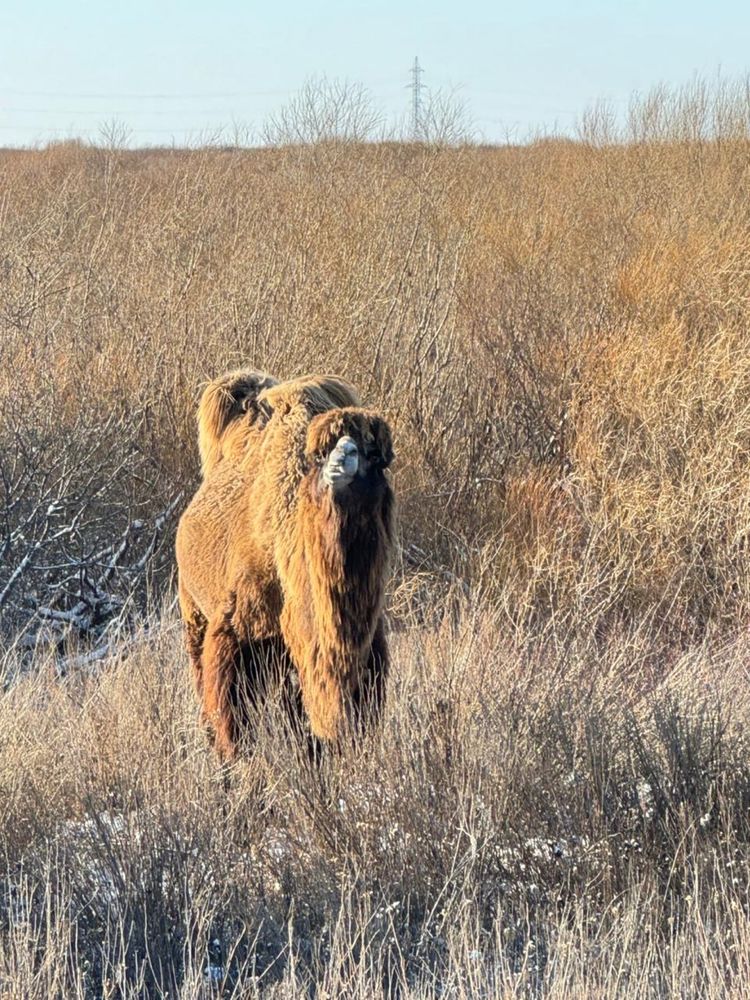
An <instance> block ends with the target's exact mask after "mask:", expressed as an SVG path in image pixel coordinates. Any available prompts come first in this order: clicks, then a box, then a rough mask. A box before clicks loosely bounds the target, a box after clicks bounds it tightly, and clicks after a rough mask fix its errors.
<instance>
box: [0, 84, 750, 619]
mask: <svg viewBox="0 0 750 1000" xmlns="http://www.w3.org/2000/svg"><path fill="white" fill-rule="evenodd" d="M630 118H631V121H630V125H629V129H630V131H629V137H630V139H629V141H620V142H617V143H613V142H611V141H609V139H610V135H609V124H608V121H607V119H606V116H604V115H600V116H599V117H598V118H597V116H596V114H593V113H592V115H591V116H590V117H589V119H587V121H586V123H585V128H584V130H583V134H584V137H585V139H584V141H581V142H577V143H572V142H563V141H558V142H555V141H545V142H540V143H536V144H533V145H531V146H528V147H518V148H501V149H488V148H478V147H472V146H465V147H460V148H448V147H440V146H430V145H418V146H408V145H403V144H376V145H368V144H364V145H363V144H357V143H348V142H345V141H332V142H328V143H318V144H312V145H304V146H296V147H295V146H285V147H280V148H268V149H259V150H242V149H214V148H207V149H199V150H194V151H181V150H171V151H169V150H166V151H165V150H153V151H138V152H132V151H127V150H117V149H111V150H107V149H102V148H100V149H92V148H87V147H85V146H81V145H76V144H63V145H56V146H52V147H49V148H48V149H46V150H41V151H31V152H12V153H11V152H7V153H5V154H3V155H2V157H0V189H1V190H2V191H3V200H2V210H1V211H0V239H1V240H2V284H1V285H0V323H1V324H2V338H1V340H0V373H1V374H0V415H1V418H2V423H1V424H0V452H1V453H2V462H3V470H2V471H3V476H2V479H3V484H4V489H5V491H6V502H8V501H11V502H12V501H14V500H18V497H21V500H20V502H17V503H16V504H15V508H14V509H13V510H12V512H11V516H10V518H9V520H8V522H7V523H6V525H5V534H6V537H5V541H4V554H5V556H6V565H5V566H4V567H3V571H2V576H3V579H2V585H5V584H6V583H7V580H8V576H9V575H10V573H11V572H12V571H13V569H14V568H15V567H16V566H17V565H18V563H19V562H20V561H22V560H23V559H24V557H25V555H26V554H27V552H28V549H29V547H30V544H31V543H32V542H33V539H35V538H36V537H38V536H39V535H40V534H41V533H42V532H43V531H44V530H46V531H47V535H48V536H50V537H51V536H53V535H55V532H56V530H57V529H59V528H60V527H62V526H65V525H66V524H68V523H69V521H70V519H71V517H72V513H71V511H75V510H77V509H78V507H77V506H76V505H77V504H79V502H80V501H81V498H82V497H83V498H86V497H89V496H91V495H92V494H94V493H95V495H96V503H95V504H94V505H93V507H92V508H91V509H87V511H86V513H85V515H82V517H81V520H82V521H83V522H86V524H87V530H86V532H85V539H84V537H83V532H82V531H78V530H77V532H76V533H74V535H73V536H72V537H71V536H66V537H65V545H66V546H67V549H66V552H68V554H70V552H71V551H72V554H73V555H74V556H76V557H77V558H79V560H81V559H83V558H84V556H85V555H86V553H85V551H84V550H85V549H86V543H87V542H88V544H89V545H90V546H93V545H94V540H95V541H96V544H98V545H100V546H101V547H102V548H104V547H106V545H108V544H109V545H112V544H119V539H120V538H121V537H122V536H123V535H124V534H126V533H127V528H128V524H129V523H130V522H132V521H133V520H134V519H135V520H137V521H139V522H143V524H144V525H145V527H144V529H143V530H144V531H145V532H146V537H148V538H150V534H149V532H150V529H151V525H152V522H153V519H154V518H155V517H156V516H158V515H159V514H160V513H162V512H163V511H165V510H166V509H167V508H168V506H169V504H170V502H171V501H172V500H173V498H174V497H175V496H176V495H177V494H178V493H179V492H180V491H181V490H185V491H189V490H190V489H192V487H193V486H194V485H195V482H196V474H197V461H196V446H195V428H194V421H193V413H194V406H195V401H196V397H197V394H198V392H199V389H200V386H201V384H202V383H203V382H204V381H205V380H206V379H207V378H210V377H211V376H213V375H215V374H217V373H218V372H220V371H222V370H224V369H227V368H229V367H231V366H233V365H238V364H247V363H250V364H254V365H257V366H259V367H263V368H266V369H269V370H271V371H273V372H276V373H278V374H280V375H282V376H290V375H294V374H296V373H299V372H302V371H307V370H310V369H328V370H332V371H336V372H340V373H342V374H344V375H346V376H348V377H349V378H351V379H352V380H353V381H354V382H355V383H356V384H357V385H358V386H359V387H360V388H361V390H362V392H363V394H364V396H365V397H366V398H367V399H368V400H369V401H371V402H372V403H373V404H374V405H377V406H380V407H382V408H383V409H384V410H385V411H386V412H387V414H388V415H389V417H390V418H391V420H392V421H393V424H394V427H395V433H396V439H397V443H398V451H399V456H400V461H399V466H398V471H397V486H398V490H399V494H400V496H401V506H402V520H403V525H404V539H405V542H406V543H407V555H408V558H409V560H410V565H411V567H412V568H415V569H417V570H418V571H423V572H424V573H426V574H428V575H432V576H433V577H434V578H435V579H436V580H437V581H438V585H439V580H440V572H441V571H443V570H445V569H446V568H448V569H449V570H452V571H456V572H458V573H459V575H460V576H461V577H462V578H464V579H467V580H469V581H470V583H471V585H472V586H473V587H480V588H481V589H482V590H487V591H491V592H492V594H493V595H494V596H495V597H497V598H499V599H500V600H501V601H503V602H504V604H505V606H506V608H507V610H508V613H509V614H510V615H511V616H512V617H513V618H514V619H515V620H516V621H518V622H520V623H522V624H523V623H528V622H533V623H534V624H535V625H536V626H539V625H541V624H543V623H545V622H548V621H549V620H550V617H551V616H553V617H555V618H556V619H557V620H558V621H559V620H560V619H561V618H562V619H566V620H575V621H579V620H581V617H582V616H583V619H585V621H583V624H584V626H585V627H586V628H591V629H605V630H606V629H608V628H610V627H612V626H613V624H614V625H616V624H617V623H621V622H622V621H626V622H632V621H634V620H635V619H637V618H638V617H639V616H641V615H642V614H644V613H647V614H649V615H651V616H652V617H654V619H655V620H656V621H658V622H660V623H662V624H663V625H665V626H668V627H669V628H670V629H672V630H673V631H674V632H675V633H678V634H680V635H682V634H684V635H687V636H695V635H697V634H700V633H701V631H702V630H704V629H705V628H707V627H711V626H712V625H713V624H718V625H721V626H726V625H731V624H735V623H737V622H738V621H741V620H744V619H745V617H746V612H747V607H748V592H749V590H748V576H747V571H746V566H747V560H746V557H745V554H746V534H747V523H748V508H747V497H748V489H747V486H748V477H747V468H748V462H747V458H748V440H749V434H750V418H749V416H748V415H749V414H750V409H749V408H748V407H749V404H750V395H749V386H750V377H749V376H750V373H749V371H748V366H749V364H750V362H748V357H750V353H749V352H748V350H747V328H748V314H749V309H750V306H749V301H750V300H749V295H750V283H749V280H750V279H749V277H748V275H749V274H750V242H749V233H750V230H749V228H748V227H749V221H750V219H749V213H750V207H749V203H748V199H747V197H746V195H745V190H746V187H747V179H748V164H749V162H750V159H749V156H750V152H749V151H750V147H749V146H748V138H747V131H748V100H747V95H746V93H745V91H744V90H742V88H739V87H737V88H734V90H732V89H731V88H727V87H724V88H719V90H718V91H717V92H716V93H713V94H712V93H711V92H706V91H705V89H701V88H700V87H693V88H692V89H690V88H688V89H686V90H685V91H684V92H681V93H679V94H677V95H671V96H670V95H669V94H665V93H662V94H659V93H657V94H656V95H654V96H652V97H651V98H649V99H645V100H644V101H643V102H641V104H640V105H634V107H633V109H632V110H631V115H630ZM19 455H20V456H21V457H20V458H19ZM19 465H20V467H21V468H19V467H18V466H19ZM31 467H34V469H33V472H30V471H29V470H30V468H31ZM37 467H38V468H37ZM63 467H64V468H63ZM50 470H52V471H51V472H50ZM24 473H25V474H26V476H27V477H28V478H29V480H30V482H29V483H28V484H26V486H27V490H26V492H25V493H23V489H22V487H23V486H24V483H25V481H24V480H23V476H24ZM58 473H60V475H62V476H63V478H64V479H65V484H64V488H63V489H62V497H61V500H60V510H59V512H57V513H55V514H54V516H53V517H52V518H51V519H49V518H47V519H45V517H46V512H47V509H48V500H49V481H50V479H52V480H55V478H56V476H58ZM45 476H46V478H45ZM17 479H21V480H22V482H21V485H17V484H16V485H14V484H15V483H16V480H17ZM14 489H15V492H14ZM52 492H53V494H54V490H53V491H52ZM40 498H41V500H40ZM52 499H55V496H54V495H53V497H52ZM35 503H36V504H37V506H38V507H39V510H37V512H36V515H35V516H33V517H32V518H31V523H30V524H29V525H28V526H27V525H26V524H25V520H24V519H25V518H26V517H27V516H28V514H29V511H30V510H31V511H32V512H33V509H34V504H35ZM48 522H49V523H48ZM14 529H15V530H16V531H19V532H20V534H21V535H22V536H23V540H22V541H21V540H19V539H18V538H16V537H14V536H13V532H14ZM131 541H132V543H133V544H132V548H133V551H134V552H135V550H136V549H137V545H136V544H135V541H133V540H131ZM45 544H46V543H45ZM142 544H144V545H145V544H146V543H145V541H144V542H142ZM139 551H140V550H139ZM163 551H165V552H167V551H168V546H166V547H164V548H163ZM36 561H38V560H36ZM31 562H32V564H33V562H34V559H32V560H31ZM42 562H43V564H44V565H47V564H50V565H56V564H57V563H59V562H65V559H64V557H61V555H60V553H59V552H58V553H57V554H56V555H53V554H52V553H51V554H50V558H49V559H46V560H43V561H42ZM103 562H105V563H106V560H103ZM168 563H169V560H168V558H167V559H163V560H161V561H159V560H151V562H150V565H151V566H152V567H153V569H154V572H155V573H156V572H157V571H158V573H157V575H159V574H160V575H161V577H163V575H164V571H165V570H166V568H167V566H168ZM30 572H31V571H30V570H26V571H25V573H24V574H23V575H24V576H25V577H26V578H27V581H28V582H27V584H26V586H25V587H20V588H19V587H18V586H14V587H13V588H11V592H10V593H9V594H8V595H7V597H6V599H5V601H4V602H3V604H4V607H3V610H4V611H5V614H6V616H8V615H9V616H10V617H11V618H13V620H14V621H17V620H18V619H19V618H23V617H24V615H26V614H27V613H28V610H29V603H30V598H33V597H34V590H35V589H37V590H39V591H41V592H42V593H44V591H45V589H46V588H47V587H48V586H49V581H48V576H45V575H44V574H43V573H42V572H41V571H40V572H38V573H37V574H36V575H33V574H32V575H31V576H29V574H30ZM52 575H53V576H54V572H53V573H52ZM117 579H118V577H117V574H116V573H114V572H113V573H112V574H111V579H110V580H109V581H107V584H106V585H105V587H104V589H105V590H109V591H113V590H116V583H117ZM54 582H56V579H55V581H54ZM2 585H0V590H1V589H2ZM80 590H81V588H80V587H79V588H78V591H77V592H76V596H79V593H78V592H79V591H80ZM39 602H40V603H43V600H42V597H41V596H40V597H39ZM61 606H65V602H64V601H63V604H62V605H61ZM105 610H106V609H105Z"/></svg>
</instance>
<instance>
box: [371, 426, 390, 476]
mask: <svg viewBox="0 0 750 1000" xmlns="http://www.w3.org/2000/svg"><path fill="white" fill-rule="evenodd" d="M370 429H371V432H372V437H373V445H374V454H373V456H372V461H373V462H375V464H376V465H378V466H380V468H381V469H387V468H388V466H389V465H390V464H391V462H392V461H393V439H392V438H391V429H390V427H389V426H388V424H387V423H386V422H385V420H383V418H382V417H373V418H372V422H371V424H370Z"/></svg>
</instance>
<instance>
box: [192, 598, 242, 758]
mask: <svg viewBox="0 0 750 1000" xmlns="http://www.w3.org/2000/svg"><path fill="white" fill-rule="evenodd" d="M233 612H234V601H232V602H231V603H230V604H229V605H228V606H227V607H225V608H224V610H223V611H221V612H219V613H218V614H217V615H216V616H215V617H214V618H212V619H211V620H210V621H209V623H208V627H207V629H206V637H205V640H204V643H203V656H202V689H201V707H202V712H201V714H202V718H203V721H204V723H206V724H207V725H208V726H209V727H210V728H211V731H212V732H213V742H214V747H215V748H216V751H217V753H218V754H219V756H220V757H221V758H222V760H225V761H228V760H231V759H232V758H234V757H235V756H236V754H237V744H238V741H239V735H240V734H239V725H238V723H239V719H238V709H239V705H238V686H237V681H238V671H239V669H240V666H241V660H242V651H241V647H240V642H239V639H238V637H237V633H236V631H235V629H234V626H233V624H232V614H233Z"/></svg>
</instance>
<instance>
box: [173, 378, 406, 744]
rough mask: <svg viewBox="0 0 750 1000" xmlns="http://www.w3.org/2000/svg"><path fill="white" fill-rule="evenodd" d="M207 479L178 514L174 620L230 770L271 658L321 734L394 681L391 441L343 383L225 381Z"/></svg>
mask: <svg viewBox="0 0 750 1000" xmlns="http://www.w3.org/2000/svg"><path fill="white" fill-rule="evenodd" d="M199 441H200V449H201V458H202V462H203V471H204V480H203V483H202V485H201V487H200V489H199V490H198V492H197V493H196V495H195V496H194V497H193V499H192V501H191V503H190V505H189V506H188V508H187V510H186V511H185V513H184V514H183V516H182V518H181V519H180V524H179V527H178V531H177V546H176V547H177V563H178V567H179V595H180V607H181V610H182V616H183V618H184V621H185V625H186V637H187V646H188V651H189V654H190V660H191V664H192V669H193V678H194V683H195V688H196V691H197V693H198V697H199V699H200V702H201V709H202V717H203V719H204V721H205V722H206V723H207V724H208V726H209V728H210V730H211V731H212V732H213V736H214V743H215V746H216V749H217V751H218V752H219V754H220V756H221V757H222V758H223V759H229V758H231V757H233V756H234V755H235V753H236V751H237V747H238V742H239V740H240V738H241V737H242V735H243V733H245V732H247V726H246V722H247V715H246V713H245V711H244V710H243V701H244V702H245V703H247V702H248V701H249V703H250V704H253V703H257V702H258V700H259V699H260V698H261V697H262V695H263V692H264V688H265V686H266V684H267V682H268V680H269V677H270V676H271V674H272V673H273V672H274V663H275V664H276V665H279V666H280V667H281V669H282V670H283V669H284V667H285V665H286V664H292V665H293V667H294V668H295V669H296V672H297V675H298V677H299V686H300V691H301V697H302V703H303V706H304V709H305V711H306V714H307V716H308V718H309V721H310V727H311V729H312V732H313V733H314V735H315V736H317V737H319V738H320V739H323V740H326V741H336V740H337V739H338V738H339V737H341V736H342V735H343V734H344V733H345V732H346V731H347V730H349V729H350V728H351V726H352V725H354V726H355V727H356V726H357V725H358V723H359V722H361V721H362V719H363V716H364V715H371V714H377V713H378V711H379V710H380V707H381V705H382V701H383V696H384V686H385V679H386V676H387V673H388V649H387V645H386V639H385V634H384V629H383V621H382V604H383V590H384V585H385V580H386V575H387V569H388V562H389V557H390V553H391V550H392V545H393V533H394V502H393V493H392V490H391V487H390V484H389V482H388V478H387V476H386V474H385V470H386V469H387V467H388V466H389V464H390V462H391V460H392V457H393V452H392V446H391V434H390V430H389V428H388V425H387V424H386V422H385V421H384V420H383V419H382V417H380V416H378V415H377V414H376V413H373V412H371V411H369V410H366V409H363V408H362V407H361V406H360V405H359V399H358V398H357V395H356V393H355V392H354V390H353V389H352V387H351V386H349V385H348V384H347V383H346V382H344V381H343V380H341V379H338V378H334V377H332V376H309V377H306V378H301V379H296V380H293V381H289V382H284V383H278V382H276V380H275V379H273V378H271V377H270V376H267V375H264V374H262V373H258V372H251V371H243V372H234V373H232V374H230V375H228V376H225V377H224V378H222V379H218V380H216V381H215V382H213V383H211V385H209V386H208V388H207V389H206V391H205V393H204V395H203V398H202V400H201V404H200V407H199Z"/></svg>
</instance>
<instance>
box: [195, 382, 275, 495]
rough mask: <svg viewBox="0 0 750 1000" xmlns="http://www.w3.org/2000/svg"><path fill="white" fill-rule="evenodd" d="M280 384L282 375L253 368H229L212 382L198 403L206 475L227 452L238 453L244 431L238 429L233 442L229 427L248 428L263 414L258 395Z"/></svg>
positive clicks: (203, 464)
mask: <svg viewBox="0 0 750 1000" xmlns="http://www.w3.org/2000/svg"><path fill="white" fill-rule="evenodd" d="M277 384H278V379H275V378H274V377H273V376H272V375H268V374H266V373H265V372H259V371H255V370H253V369H251V368H243V369H241V370H240V371H235V372H229V373H228V374H226V375H222V376H221V377H220V378H217V379H214V380H213V382H209V384H208V385H207V386H206V388H205V390H204V391H203V395H202V396H201V399H200V403H199V404H198V449H199V451H200V456H201V470H202V472H203V475H204V477H205V476H207V475H208V473H209V472H210V471H211V470H212V469H213V467H214V466H215V465H216V464H217V463H218V462H219V461H221V459H222V458H223V457H224V455H225V454H226V453H229V454H232V455H233V457H235V458H236V457H237V454H236V450H237V448H238V447H240V448H241V447H242V446H241V444H240V440H239V439H240V438H241V437H242V436H243V435H242V434H237V433H235V434H234V438H235V440H234V442H231V441H229V440H227V439H226V432H227V429H228V428H229V427H230V426H231V427H232V428H233V429H235V431H236V430H237V429H242V428H244V429H245V431H246V432H248V431H249V430H250V428H251V427H253V426H254V425H255V424H256V421H257V419H258V417H259V415H260V411H259V410H258V407H257V401H258V395H259V394H260V393H261V392H262V391H263V390H264V389H268V388H270V387H271V386H274V385H277ZM244 436H245V437H247V436H248V435H247V433H245V435H244ZM233 444H234V449H233V448H232V445H233Z"/></svg>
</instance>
